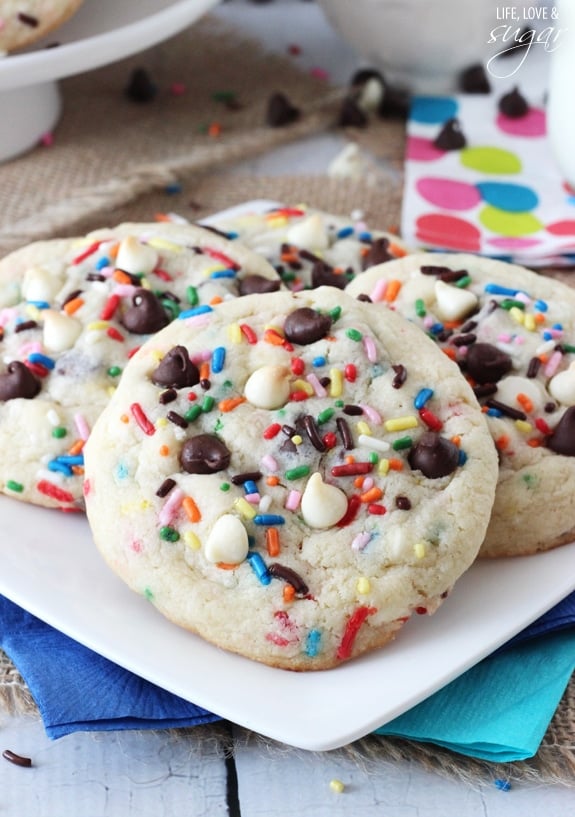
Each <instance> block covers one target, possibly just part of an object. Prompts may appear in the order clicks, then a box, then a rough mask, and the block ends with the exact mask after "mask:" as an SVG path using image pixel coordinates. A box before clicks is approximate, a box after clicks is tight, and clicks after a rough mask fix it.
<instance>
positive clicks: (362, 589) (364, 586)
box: [356, 576, 371, 596]
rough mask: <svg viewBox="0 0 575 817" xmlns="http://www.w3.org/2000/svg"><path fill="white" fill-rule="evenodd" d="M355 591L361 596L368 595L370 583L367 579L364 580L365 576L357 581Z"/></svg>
mask: <svg viewBox="0 0 575 817" xmlns="http://www.w3.org/2000/svg"><path fill="white" fill-rule="evenodd" d="M356 590H357V592H358V593H360V594H361V595H362V596H365V595H366V594H367V593H369V591H370V590H371V583H370V581H369V579H366V578H365V576H361V578H359V579H358V580H357V584H356Z"/></svg>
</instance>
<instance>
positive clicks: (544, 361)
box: [537, 355, 549, 364]
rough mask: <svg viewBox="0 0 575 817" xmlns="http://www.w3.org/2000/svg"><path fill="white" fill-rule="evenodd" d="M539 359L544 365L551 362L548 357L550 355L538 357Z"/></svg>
mask: <svg viewBox="0 0 575 817" xmlns="http://www.w3.org/2000/svg"><path fill="white" fill-rule="evenodd" d="M537 357H538V358H539V360H540V361H541V363H543V364H545V363H548V362H549V356H548V355H537Z"/></svg>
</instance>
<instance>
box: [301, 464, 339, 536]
mask: <svg viewBox="0 0 575 817" xmlns="http://www.w3.org/2000/svg"><path fill="white" fill-rule="evenodd" d="M346 511H347V496H346V495H345V494H344V492H343V491H341V490H340V489H339V488H336V486H335V485H329V484H328V483H326V482H324V481H323V479H322V478H321V474H319V473H318V472H317V471H316V472H315V473H314V474H312V475H311V477H310V478H309V479H308V481H307V485H306V486H305V490H304V492H303V495H302V498H301V513H302V516H303V518H304V521H305V523H306V524H307V525H309V526H310V528H331V526H332V525H335V524H336V523H337V522H339V520H340V519H341V518H342V516H343V515H344V514H345V512H346Z"/></svg>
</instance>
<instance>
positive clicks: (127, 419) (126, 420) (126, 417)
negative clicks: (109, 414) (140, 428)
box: [120, 414, 130, 423]
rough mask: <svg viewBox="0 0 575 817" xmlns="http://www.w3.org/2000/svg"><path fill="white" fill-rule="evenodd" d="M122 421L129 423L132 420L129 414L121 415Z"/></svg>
mask: <svg viewBox="0 0 575 817" xmlns="http://www.w3.org/2000/svg"><path fill="white" fill-rule="evenodd" d="M120 421H121V422H122V423H129V422H130V418H129V417H128V415H127V414H121V415H120Z"/></svg>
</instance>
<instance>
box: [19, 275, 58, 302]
mask: <svg viewBox="0 0 575 817" xmlns="http://www.w3.org/2000/svg"><path fill="white" fill-rule="evenodd" d="M61 288H62V280H61V279H60V277H59V276H57V275H54V274H53V273H50V272H48V270H45V269H43V268H42V267H30V268H29V269H27V270H26V272H25V273H24V281H23V282H22V295H23V296H24V298H26V300H27V301H48V302H50V301H52V300H53V299H54V296H55V295H56V294H57V293H58V292H59V291H60V289H61Z"/></svg>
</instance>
